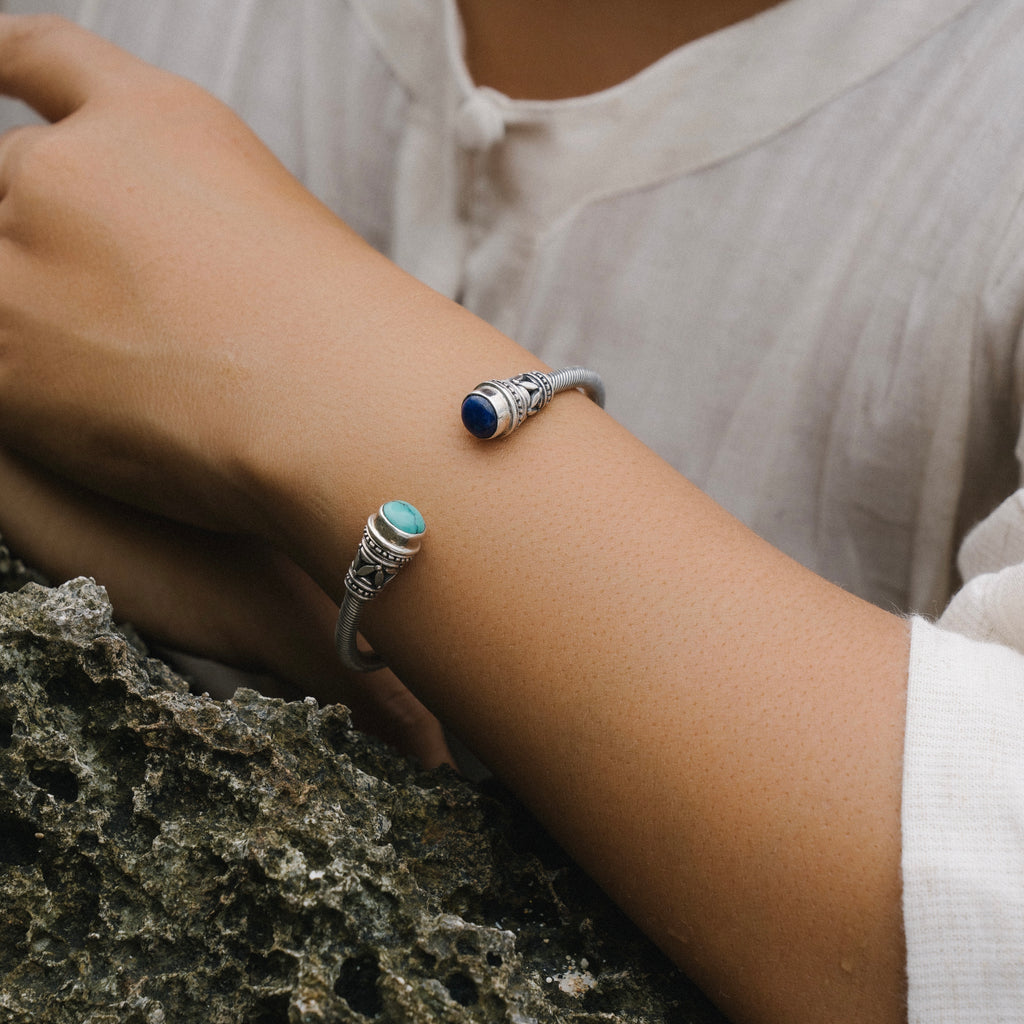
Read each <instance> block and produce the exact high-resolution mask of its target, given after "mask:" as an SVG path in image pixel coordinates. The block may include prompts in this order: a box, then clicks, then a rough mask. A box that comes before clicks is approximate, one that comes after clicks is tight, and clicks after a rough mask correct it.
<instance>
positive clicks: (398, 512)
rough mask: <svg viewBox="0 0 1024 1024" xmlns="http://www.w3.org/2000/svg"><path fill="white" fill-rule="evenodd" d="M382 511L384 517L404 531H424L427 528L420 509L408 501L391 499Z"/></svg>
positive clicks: (397, 528)
mask: <svg viewBox="0 0 1024 1024" xmlns="http://www.w3.org/2000/svg"><path fill="white" fill-rule="evenodd" d="M381 511H382V512H383V513H384V518H385V519H386V520H387V521H388V522H389V523H390V524H391V525H392V526H393V527H395V529H396V530H401V531H402V533H413V534H415V533H423V531H424V530H426V528H427V524H426V523H425V522H424V521H423V516H421V515H420V511H419V509H418V508H416V506H415V505H410V504H409V502H407V501H389V502H387V504H386V505H385V506H384V508H383V509H382V510H381Z"/></svg>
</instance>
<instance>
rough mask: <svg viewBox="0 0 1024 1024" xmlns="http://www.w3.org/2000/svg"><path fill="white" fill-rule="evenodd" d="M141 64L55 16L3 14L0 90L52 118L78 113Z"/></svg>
mask: <svg viewBox="0 0 1024 1024" xmlns="http://www.w3.org/2000/svg"><path fill="white" fill-rule="evenodd" d="M138 64H139V62H138V61H137V60H136V59H135V58H134V57H132V56H131V55H130V54H128V53H126V52H125V51H124V50H122V49H120V48H119V47H117V46H115V45H114V44H113V43H110V42H107V40H105V39H102V38H101V37H100V36H97V35H94V34H93V33H92V32H87V31H86V30H85V29H83V28H80V27H79V26H78V25H75V24H74V23H73V22H70V21H67V20H66V19H64V18H60V17H57V16H56V15H48V14H46V15H12V14H0V94H4V95H7V96H13V97H15V98H17V99H20V100H23V101H24V102H25V103H27V104H28V105H29V106H30V107H32V108H33V109H34V110H35V111H36V112H37V113H39V114H41V115H42V116H43V117H45V118H47V120H50V121H58V120H60V119H61V118H63V117H67V116H68V115H69V114H72V113H74V112H75V111H76V110H77V109H79V107H81V106H82V105H83V104H84V103H85V102H86V100H88V99H89V98H90V97H91V96H93V95H95V94H96V93H97V92H99V91H100V90H102V89H103V88H104V87H106V86H109V84H110V83H112V82H115V81H120V78H121V75H122V74H123V73H124V72H126V71H128V70H130V69H131V68H132V67H136V66H137V65H138Z"/></svg>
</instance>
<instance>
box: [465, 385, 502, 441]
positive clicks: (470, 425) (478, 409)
mask: <svg viewBox="0 0 1024 1024" xmlns="http://www.w3.org/2000/svg"><path fill="white" fill-rule="evenodd" d="M462 425H463V426H464V427H465V428H466V429H467V430H468V431H469V432H470V433H471V434H472V435H473V436H474V437H480V438H483V439H484V440H485V441H486V440H487V438H489V437H494V435H495V433H496V432H497V429H498V414H497V413H496V412H495V411H494V406H493V405H491V403H490V402H488V401H487V399H486V398H484V397H483V395H466V397H465V398H464V399H463V400H462Z"/></svg>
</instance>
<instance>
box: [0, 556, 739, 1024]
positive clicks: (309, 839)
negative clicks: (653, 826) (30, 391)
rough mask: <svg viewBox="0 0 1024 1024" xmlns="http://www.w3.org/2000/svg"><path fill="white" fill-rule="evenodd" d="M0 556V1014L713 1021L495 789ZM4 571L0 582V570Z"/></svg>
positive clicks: (58, 1023) (51, 1018) (31, 1017)
mask: <svg viewBox="0 0 1024 1024" xmlns="http://www.w3.org/2000/svg"><path fill="white" fill-rule="evenodd" d="M12 565H14V563H13V561H12V560H10V559H9V556H8V561H7V563H6V568H5V569H3V570H2V571H0V590H3V589H7V590H9V591H11V592H9V593H0V1020H2V1021H3V1022H4V1024H29V1022H31V1024H39V1022H46V1024H72V1022H74V1024H115V1022H116V1024H172V1022H174V1024H177V1022H190V1021H203V1022H204V1024H285V1022H292V1024H297V1022H310V1024H312V1022H332V1024H335V1022H336V1024H349V1022H351V1024H366V1022H368V1021H370V1022H377V1024H381V1022H391V1021H395V1022H403V1024H405V1022H435V1021H437V1022H452V1024H455V1022H464V1021H465V1022H468V1021H474V1022H489V1021H495V1022H497V1021H501V1022H506V1024H527V1022H531V1021H536V1022H539V1024H548V1022H566V1024H569V1022H574V1024H591V1022H592V1024H597V1022H599V1021H603V1022H608V1021H622V1022H631V1021H632V1022H637V1024H639V1022H649V1024H653V1022H666V1024H668V1022H687V1021H689V1022H693V1024H704V1022H707V1024H710V1022H720V1021H721V1020H722V1018H720V1017H719V1016H718V1015H717V1013H716V1012H715V1011H714V1010H713V1009H712V1008H711V1007H710V1006H709V1005H708V1004H707V1003H706V1002H705V1001H704V1000H703V998H702V997H701V996H700V995H699V994H698V993H697V992H696V991H695V990H694V989H693V988H692V987H691V986H690V985H689V984H688V982H687V981H686V979H685V978H684V977H683V976H682V975H681V974H680V973H679V972H678V971H676V970H675V969H674V968H672V967H671V965H669V964H668V962H667V961H665V960H664V959H663V958H662V957H661V956H660V955H659V954H658V953H657V952H656V950H654V949H653V947H652V946H651V945H650V944H649V943H648V942H647V941H646V940H645V939H643V937H642V936H640V935H639V933H638V932H637V931H636V930H635V929H633V928H632V926H630V925H629V924H628V923H627V922H626V921H625V920H624V919H623V918H622V917H621V915H620V914H619V913H618V912H617V911H616V910H615V909H614V907H613V906H612V905H611V904H610V903H609V901H608V900H607V899H606V898H605V897H604V896H603V895H602V894H601V892H600V891H599V890H598V889H597V888H596V887H595V886H594V885H592V883H590V882H589V881H588V880H587V878H586V877H585V876H584V875H583V874H582V872H580V871H579V869H578V868H576V867H575V866H574V865H573V864H572V863H571V862H569V861H568V860H567V859H566V858H565V857H564V856H563V855H562V853H561V852H560V851H559V850H558V848H557V847H556V846H555V845H554V844H553V843H552V842H551V841H550V840H549V839H547V838H546V836H545V835H544V833H543V832H542V831H541V830H540V829H539V828H538V827H537V826H536V825H534V824H533V823H532V821H531V820H530V818H529V817H528V816H527V815H525V814H524V812H523V811H522V810H521V809H520V808H519V807H518V806H517V805H516V804H515V801H514V800H512V799H511V798H510V797H509V796H508V795H507V794H505V793H504V792H502V791H500V790H499V789H497V788H494V787H491V788H490V789H488V787H487V786H483V787H481V786H473V785H471V784H470V783H468V782H466V781H464V780H463V779H461V778H459V777H458V776H457V775H456V774H455V773H453V772H450V771H448V770H439V771H434V772H424V771H421V770H419V769H418V768H417V767H416V766H415V765H414V764H412V763H410V762H408V761H406V760H404V759H402V758H400V757H398V756H396V755H394V754H392V753H391V752H389V751H388V750H387V749H386V748H384V747H383V746H381V745H379V744H377V743H376V742H374V741H372V740H370V739H368V738H367V737H365V736H363V735H362V734H360V733H358V732H357V731H355V730H353V728H352V727H351V723H350V720H349V717H348V713H347V711H346V710H345V709H344V708H343V707H341V706H340V705H335V706H328V707H320V706H318V705H317V704H316V702H314V701H312V700H311V699H310V700H307V701H305V702H291V703H286V702H284V701H281V700H272V699H268V698H265V697H263V696H261V695H259V694H258V693H256V692H254V691H251V690H240V691H238V692H237V693H236V694H235V696H234V698H233V699H231V700H228V701H223V702H221V701H214V700H212V699H210V698H209V697H206V696H200V695H196V694H193V693H192V692H190V690H189V686H188V684H187V682H186V681H185V680H184V679H183V678H181V677H180V676H178V675H176V674H175V673H174V672H173V671H172V670H171V669H170V668H169V667H168V666H167V665H165V664H164V663H163V662H161V661H158V660H156V659H153V658H150V657H148V655H147V653H146V652H145V650H144V649H143V648H142V647H141V646H140V645H139V644H138V643H137V642H135V641H134V640H133V639H132V638H131V637H130V635H126V634H125V633H124V632H122V631H121V630H119V629H118V627H117V626H116V625H115V624H114V622H113V619H112V617H111V609H110V605H109V603H108V601H107V598H106V594H105V592H104V591H103V589H102V588H101V587H99V586H97V585H96V584H95V583H93V582H92V581H89V580H83V579H79V580H75V581H72V582H71V583H68V584H65V585H64V586H62V587H59V588H53V589H50V588H46V587H44V586H40V585H39V584H38V583H35V582H28V583H25V585H24V586H21V589H18V590H17V591H14V589H13V587H14V583H17V584H21V583H24V582H25V579H28V578H29V577H30V576H31V573H28V572H27V571H26V570H24V569H23V568H22V569H21V570H18V571H19V572H21V573H23V575H22V576H21V577H20V578H19V579H17V580H14V581H13V583H12V580H13V576H14V573H12ZM5 581H6V584H7V585H6V588H5V586H4V583H5Z"/></svg>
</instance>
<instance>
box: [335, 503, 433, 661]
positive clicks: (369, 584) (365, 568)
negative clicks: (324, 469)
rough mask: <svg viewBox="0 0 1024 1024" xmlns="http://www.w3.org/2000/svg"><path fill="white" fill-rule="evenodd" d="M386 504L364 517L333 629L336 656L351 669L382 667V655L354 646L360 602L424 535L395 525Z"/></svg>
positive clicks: (389, 578) (369, 596)
mask: <svg viewBox="0 0 1024 1024" xmlns="http://www.w3.org/2000/svg"><path fill="white" fill-rule="evenodd" d="M386 507H387V503H386V504H385V505H381V507H380V509H379V510H378V511H377V512H375V513H374V514H373V515H372V516H370V518H369V519H368V520H367V521H366V528H365V529H364V530H363V536H362V539H361V540H360V541H359V548H358V549H357V551H356V555H355V558H353V559H352V564H351V565H350V566H349V567H348V571H347V572H346V573H345V595H344V597H343V598H342V602H341V608H340V609H339V610H338V621H337V624H336V626H335V629H334V644H335V647H336V648H337V651H338V656H339V657H340V658H341V662H342V664H343V665H344V666H345V667H346V668H348V669H351V670H352V671H354V672H376V671H377V670H378V669H382V668H384V664H385V663H384V660H383V659H382V658H380V657H379V656H378V655H376V654H368V653H364V652H363V651H360V650H359V648H358V647H357V646H356V634H357V633H358V623H359V616H360V614H361V613H362V610H363V605H364V604H366V602H367V601H372V600H373V598H375V597H376V596H377V595H378V594H379V593H380V592H381V590H383V589H384V587H386V586H387V585H388V583H390V582H391V581H392V580H393V579H394V578H395V576H397V575H398V573H399V572H400V571H401V570H402V569H403V568H405V566H407V565H408V564H409V563H410V562H411V561H412V559H413V556H414V555H415V554H416V552H417V551H419V549H420V537H422V536H423V533H422V531H421V532H419V533H407V532H405V531H404V530H401V529H399V528H398V527H397V526H395V524H394V523H392V522H391V521H390V520H389V519H388V518H387V516H386V515H385V514H384V509H385V508H386ZM417 515H418V513H417Z"/></svg>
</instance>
